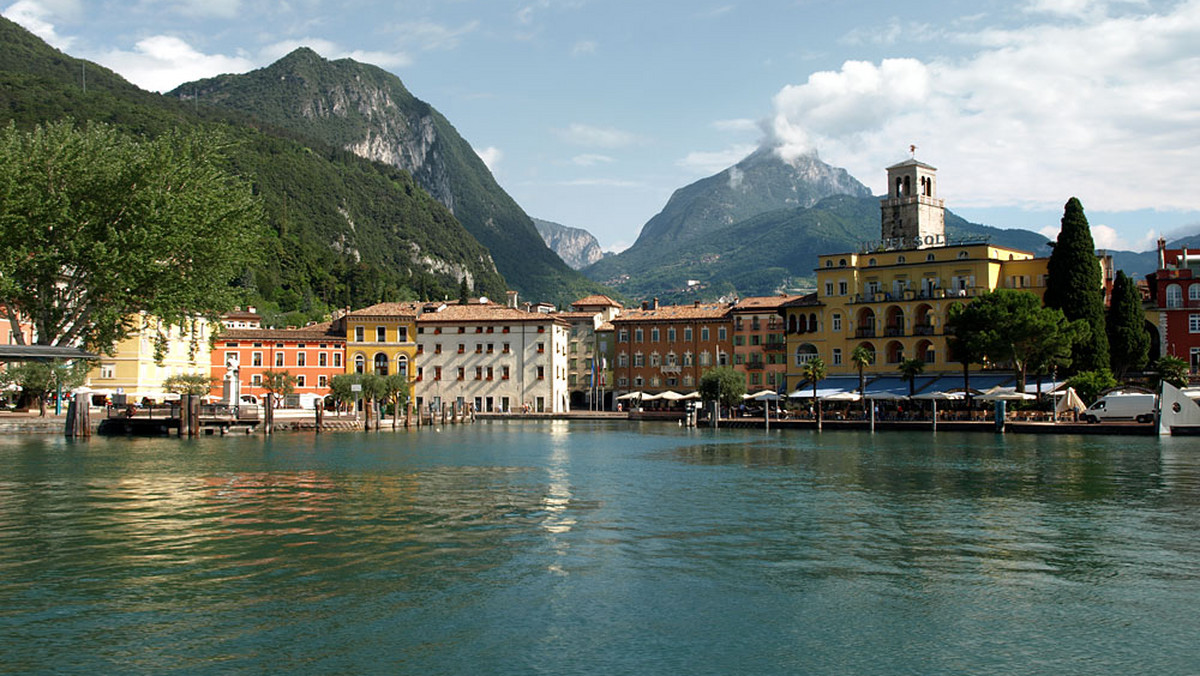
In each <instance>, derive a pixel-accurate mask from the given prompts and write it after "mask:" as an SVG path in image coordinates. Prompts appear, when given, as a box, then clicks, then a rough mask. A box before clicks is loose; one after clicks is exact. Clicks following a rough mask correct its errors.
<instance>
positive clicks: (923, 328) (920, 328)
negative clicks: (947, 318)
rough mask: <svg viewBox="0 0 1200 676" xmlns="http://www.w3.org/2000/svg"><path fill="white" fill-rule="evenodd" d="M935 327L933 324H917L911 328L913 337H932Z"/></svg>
mask: <svg viewBox="0 0 1200 676" xmlns="http://www.w3.org/2000/svg"><path fill="white" fill-rule="evenodd" d="M934 331H935V327H934V326H933V324H917V325H915V326H913V335H914V336H932V335H934Z"/></svg>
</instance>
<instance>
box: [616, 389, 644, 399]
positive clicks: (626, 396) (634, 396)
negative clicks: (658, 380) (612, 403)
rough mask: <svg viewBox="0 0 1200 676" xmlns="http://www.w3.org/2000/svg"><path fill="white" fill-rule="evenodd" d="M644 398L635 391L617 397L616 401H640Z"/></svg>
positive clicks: (642, 394) (640, 393)
mask: <svg viewBox="0 0 1200 676" xmlns="http://www.w3.org/2000/svg"><path fill="white" fill-rule="evenodd" d="M644 396H645V394H644V393H642V392H636V391H635V392H630V393H628V394H622V395H621V396H619V397H617V399H641V398H642V397H644Z"/></svg>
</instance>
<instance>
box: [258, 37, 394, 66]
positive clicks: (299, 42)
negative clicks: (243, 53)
mask: <svg viewBox="0 0 1200 676" xmlns="http://www.w3.org/2000/svg"><path fill="white" fill-rule="evenodd" d="M300 47H308V48H309V49H311V50H313V51H314V52H316V53H318V54H320V55H321V56H323V57H325V58H326V59H354V60H355V61H358V62H360V63H369V64H371V65H374V66H380V67H382V68H399V67H401V66H407V65H409V64H411V63H412V58H411V57H409V56H408V55H407V54H405V53H404V52H399V51H397V52H371V51H365V50H361V49H349V50H348V49H344V48H342V47H341V46H340V45H338V44H337V43H336V42H332V41H330V40H325V39H323V38H311V37H310V38H297V39H289V40H282V41H280V42H276V43H274V44H271V45H267V46H266V47H264V48H263V49H262V51H261V52H260V53H259V60H260V61H262V62H264V63H271V62H274V61H277V60H279V59H281V58H283V57H284V56H287V55H288V54H290V53H292V52H293V51H295V50H296V49H298V48H300Z"/></svg>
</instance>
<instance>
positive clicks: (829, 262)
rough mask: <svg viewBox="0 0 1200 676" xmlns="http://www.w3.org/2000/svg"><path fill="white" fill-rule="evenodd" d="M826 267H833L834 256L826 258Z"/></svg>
mask: <svg viewBox="0 0 1200 676" xmlns="http://www.w3.org/2000/svg"><path fill="white" fill-rule="evenodd" d="M825 267H827V268H832V267H833V259H832V258H827V259H825Z"/></svg>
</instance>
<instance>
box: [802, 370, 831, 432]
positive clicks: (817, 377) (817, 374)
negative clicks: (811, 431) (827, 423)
mask: <svg viewBox="0 0 1200 676" xmlns="http://www.w3.org/2000/svg"><path fill="white" fill-rule="evenodd" d="M828 373H829V371H828V369H826V368H825V362H824V361H822V360H821V358H820V357H813V358H812V359H810V360H808V361H807V362H805V363H804V365H803V366H801V367H800V375H802V376H804V379H805V380H807V381H808V382H809V383H811V384H812V390H813V409H814V412H815V413H816V416H817V427H820V426H821V402H820V400H818V399H817V383H819V382H821V381H822V380H824V379H825V376H826V375H827V374H828Z"/></svg>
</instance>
